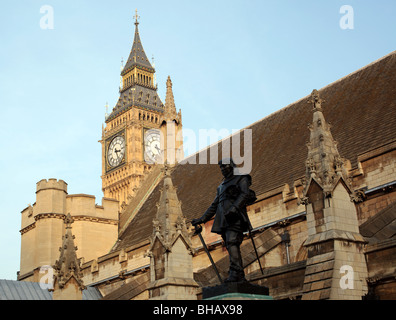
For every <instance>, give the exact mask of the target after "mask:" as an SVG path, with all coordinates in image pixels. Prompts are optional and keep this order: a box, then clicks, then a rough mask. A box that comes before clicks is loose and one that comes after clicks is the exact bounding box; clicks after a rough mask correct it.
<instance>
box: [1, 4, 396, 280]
mask: <svg viewBox="0 0 396 320" xmlns="http://www.w3.org/2000/svg"><path fill="white" fill-rule="evenodd" d="M44 5H50V6H52V8H53V10H54V20H53V21H54V25H53V26H54V28H53V29H41V28H40V19H41V18H42V17H43V16H44V14H45V13H40V8H41V7H42V6H44ZM342 5H350V6H352V8H353V10H354V21H353V22H354V29H342V28H341V27H340V19H341V18H342V17H343V16H344V14H341V13H340V8H341V6H342ZM135 8H137V9H138V13H139V15H140V25H139V30H140V36H141V40H142V43H143V47H144V49H145V51H146V54H147V56H148V57H149V58H151V57H152V56H153V55H154V58H155V66H156V70H157V82H158V87H159V94H160V97H161V98H162V100H163V102H164V101H165V88H166V87H165V82H166V78H167V76H168V75H170V76H171V78H172V82H173V90H174V97H175V102H176V107H177V108H178V109H179V108H181V109H182V114H183V126H184V128H188V129H191V130H194V132H198V130H199V129H212V128H214V129H217V130H220V129H223V128H225V129H228V130H230V131H231V130H232V129H240V128H243V127H245V126H247V125H249V124H251V123H253V122H255V121H257V120H259V119H261V118H263V117H265V116H267V115H269V114H270V113H272V112H274V111H276V110H278V109H280V108H283V107H285V106H286V105H288V104H290V103H292V102H294V101H296V100H298V99H300V98H302V97H304V96H306V95H308V94H310V92H311V91H312V89H314V88H317V89H320V88H322V87H323V86H325V85H327V84H329V83H331V82H333V81H335V80H337V79H339V78H341V77H343V76H345V75H347V74H349V73H351V72H353V71H355V70H357V69H359V68H361V67H364V66H365V65H367V64H369V63H370V62H373V61H375V60H377V59H379V58H381V57H382V56H384V55H386V54H388V53H390V52H392V51H393V50H395V49H396V47H395V31H396V30H395V29H396V20H395V18H394V17H395V16H396V2H395V1H391V0H377V1H370V0H359V1H352V0H348V1H346V0H343V1H338V0H326V1H324V0H323V1H317V0H310V1H306V0H300V1H295V0H288V1H287V0H276V1H275V0H274V1H265V0H257V1H253V0H245V1H235V0H226V1H223V0H215V1H213V0H211V1H207V0H201V1H192V0H179V1H163V0H158V1H157V0H151V1H142V0H139V1H120V0H117V1H93V0H90V1H77V0H70V1H53V0H45V1H44V0H41V1H35V0H18V1H11V0H2V1H1V2H0V45H1V50H0V105H1V109H0V110H1V111H0V112H1V126H0V130H1V137H2V138H1V139H0V150H1V157H0V168H1V169H0V172H1V176H0V177H1V179H0V219H1V223H0V256H1V259H0V279H16V272H17V271H18V270H19V260H20V233H19V230H20V220H21V215H20V212H21V210H22V209H24V208H25V207H26V206H27V205H28V204H29V203H31V204H33V203H34V202H35V189H36V182H38V181H39V180H41V179H43V178H46V179H47V178H57V179H63V180H65V181H66V182H67V183H68V191H69V194H74V193H86V194H92V195H95V196H96V201H97V203H98V204H100V203H101V198H102V191H101V179H100V175H101V146H100V143H98V140H99V139H100V138H101V127H102V123H103V122H104V112H105V107H104V106H105V104H106V102H108V103H109V105H110V108H112V107H113V106H114V104H115V103H116V101H117V98H118V86H119V76H120V75H119V73H120V63H121V58H122V57H123V58H124V59H126V58H127V57H128V54H129V51H130V48H131V45H132V40H133V34H134V24H133V18H132V17H133V15H134V11H135ZM302 125H304V126H305V125H306V124H305V123H304V124H302Z"/></svg>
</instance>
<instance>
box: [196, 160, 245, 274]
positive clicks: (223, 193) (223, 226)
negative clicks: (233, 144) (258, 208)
mask: <svg viewBox="0 0 396 320" xmlns="http://www.w3.org/2000/svg"><path fill="white" fill-rule="evenodd" d="M219 165H220V170H221V173H222V174H223V177H224V179H223V181H222V183H221V184H220V185H219V186H218V188H217V194H216V197H215V199H214V201H213V203H212V204H211V205H210V207H209V208H208V209H207V210H206V212H205V213H204V214H203V215H202V217H200V218H198V219H193V220H192V221H191V223H192V225H194V226H195V225H197V224H201V223H205V222H206V221H208V220H210V219H211V218H212V217H213V216H215V218H214V221H213V226H212V230H211V231H212V232H214V233H218V234H220V235H221V237H222V238H223V240H224V242H225V246H226V248H227V251H228V255H229V259H230V269H229V272H228V278H227V279H225V282H240V281H246V278H245V273H244V271H243V265H242V256H241V250H240V246H241V243H242V241H243V233H244V232H246V231H248V230H249V229H251V225H250V221H249V219H248V216H247V211H246V204H247V202H248V200H249V187H250V185H251V184H252V178H251V176H250V175H235V174H234V169H235V168H236V166H235V163H234V161H233V160H232V158H227V159H223V160H221V161H219Z"/></svg>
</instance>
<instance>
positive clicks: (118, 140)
mask: <svg viewBox="0 0 396 320" xmlns="http://www.w3.org/2000/svg"><path fill="white" fill-rule="evenodd" d="M124 155H125V140H124V137H123V136H118V137H115V138H114V139H113V140H112V141H111V142H110V145H109V149H108V151H107V160H108V162H109V165H110V166H111V167H116V166H118V165H119V164H120V163H121V161H122V160H123V158H124Z"/></svg>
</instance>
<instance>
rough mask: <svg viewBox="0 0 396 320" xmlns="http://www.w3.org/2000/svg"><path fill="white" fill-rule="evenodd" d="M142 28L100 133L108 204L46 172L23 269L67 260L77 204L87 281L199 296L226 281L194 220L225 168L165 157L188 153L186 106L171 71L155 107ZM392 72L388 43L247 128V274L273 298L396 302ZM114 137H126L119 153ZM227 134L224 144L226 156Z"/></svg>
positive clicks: (146, 292)
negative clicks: (250, 200) (149, 135)
mask: <svg viewBox="0 0 396 320" xmlns="http://www.w3.org/2000/svg"><path fill="white" fill-rule="evenodd" d="M137 28H138V23H137V21H136V32H135V41H136V42H134V45H133V47H132V50H131V55H130V58H129V59H128V61H127V63H126V65H125V68H124V70H123V71H122V74H121V76H122V77H123V88H126V87H127V88H128V90H124V89H121V90H120V100H119V101H118V103H117V105H116V106H115V108H114V109H113V111H112V113H111V114H110V116H109V117H108V118H107V120H106V127H105V128H104V129H103V132H102V140H101V143H102V146H103V154H102V160H103V171H102V174H103V175H102V178H103V191H104V194H105V198H103V201H102V206H97V205H95V204H94V203H95V201H94V199H93V198H92V196H88V195H68V194H67V186H66V183H65V182H63V181H62V180H59V181H58V180H53V179H50V180H42V181H40V182H39V183H38V184H37V193H36V203H35V204H34V205H33V206H29V207H27V208H26V209H24V210H23V211H22V228H21V235H22V250H21V269H20V272H19V280H29V281H39V280H40V274H39V273H38V272H37V270H39V268H40V266H42V265H44V264H45V265H53V264H54V263H55V261H56V259H58V258H59V251H58V248H59V246H61V243H62V235H64V234H65V232H66V229H65V227H64V224H63V220H64V219H65V218H66V215H67V214H68V213H70V214H71V216H72V217H73V219H74V225H73V234H74V235H75V243H76V244H77V246H78V248H79V250H78V251H77V255H78V258H79V259H80V260H79V261H80V264H81V265H80V272H81V274H82V277H81V278H82V281H83V283H84V285H85V286H88V287H96V288H98V289H99V290H100V292H101V294H102V296H103V297H104V299H109V300H111V299H128V300H129V299H134V300H139V299H154V298H155V299H167V298H171V299H183V298H193V299H200V298H201V297H202V287H204V286H208V285H214V284H217V281H218V280H217V277H216V274H215V273H214V272H213V269H212V267H211V265H210V262H209V259H208V257H207V255H206V254H205V252H204V250H203V247H202V244H201V243H200V240H199V239H198V238H197V237H196V236H194V235H193V230H192V228H191V225H190V224H189V222H190V221H191V220H192V219H193V218H197V217H199V216H201V215H202V213H203V212H204V211H205V210H206V208H207V207H208V206H209V205H210V203H211V202H212V200H213V198H214V196H215V192H216V188H217V186H218V184H219V183H220V181H221V173H220V171H219V169H218V166H217V165H211V164H199V161H198V158H199V156H200V154H202V153H203V152H204V151H205V152H206V151H207V149H205V150H201V151H199V152H197V153H196V154H194V155H191V156H189V157H188V158H185V159H183V160H182V161H174V162H173V163H171V164H165V165H164V164H163V163H164V161H163V160H164V159H169V156H168V155H166V154H167V153H172V154H173V155H175V156H174V157H173V159H182V156H180V155H182V144H181V142H180V141H179V140H178V139H177V135H178V134H180V132H181V131H182V122H181V112H180V111H179V112H176V107H175V101H174V97H173V92H172V82H171V81H170V78H169V79H168V81H167V95H166V99H165V105H163V104H161V103H160V100H159V97H158V98H156V99H157V103H158V104H157V105H154V100H155V99H154V98H153V97H154V96H155V94H156V91H155V86H154V85H153V78H154V72H155V70H154V69H153V68H152V66H151V64H150V63H149V62H148V60H147V59H145V58H144V57H145V56H146V55H145V54H144V55H143V53H144V50H143V47H142V46H141V41H140V37H139V34H138V31H137ZM138 45H139V46H138ZM134 48H135V49H136V50H135V51H134ZM138 49H139V50H138ZM138 52H139V54H138ZM139 59H140V60H139ZM395 75H396V52H392V53H390V54H388V55H387V56H385V57H383V58H381V59H379V60H377V61H375V62H373V63H371V64H370V65H368V66H366V67H364V68H362V69H359V70H357V71H355V72H353V73H352V74H350V75H348V76H346V77H344V78H342V79H340V80H338V81H336V82H334V83H331V84H329V85H328V86H326V87H324V88H321V89H319V90H314V91H313V92H312V93H311V94H308V95H306V96H305V97H303V98H302V99H300V100H298V101H296V102H294V103H291V104H290V105H288V106H286V107H285V108H283V109H281V110H279V111H277V112H275V113H273V114H271V115H269V116H267V117H265V118H263V119H261V120H259V121H257V122H255V123H254V124H252V125H250V126H248V127H247V128H245V129H251V130H252V152H253V153H252V170H251V173H250V174H251V176H252V181H253V185H252V189H254V190H255V192H256V195H257V200H256V202H255V203H254V204H252V205H250V206H249V207H248V215H249V218H250V220H251V223H252V226H253V231H252V234H253V236H254V239H255V243H256V246H257V251H258V254H259V256H260V262H261V265H262V266H263V267H264V274H262V273H261V272H260V269H259V265H258V262H257V260H256V258H255V254H254V251H253V248H252V245H251V243H250V242H249V241H244V242H243V243H242V246H241V251H242V256H243V262H244V266H245V274H246V276H247V278H248V280H249V281H251V282H253V283H256V284H261V285H265V286H268V287H269V290H270V295H271V296H273V298H274V299H314V300H316V299H396V280H395V276H396V192H395V185H396V130H395V128H396V91H395V88H396V76H395ZM140 87H142V88H143V89H141V90H142V92H143V95H140V93H139V92H140V91H139V90H140V89H139V88H140ZM133 88H135V90H132V91H131V89H133ZM136 94H137V95H136ZM139 95H140V96H139ZM147 95H148V96H147ZM138 98H142V99H143V100H142V99H141V100H140V103H137V101H138V100H137V99H138ZM144 98H148V100H144ZM151 98H153V101H151V100H150V99H151ZM147 121H149V122H150V126H148V125H147ZM167 124H172V125H173V126H174V127H175V128H176V129H175V130H172V131H169V130H168V128H169V126H167ZM307 125H308V127H307ZM150 129H157V130H160V131H162V137H166V139H167V143H165V141H164V138H162V140H161V139H160V141H159V144H158V147H159V148H160V150H161V152H160V157H159V158H153V159H151V160H152V161H146V160H147V158H146V159H145V158H144V157H145V149H144V148H145V147H147V148H151V147H153V148H154V149H153V150H155V149H157V150H158V148H156V143H157V142H155V141H154V140H155V139H154V140H153V141H154V142H153V141H151V143H152V145H150V144H147V145H146V144H145V133H146V130H150ZM118 136H122V138H123V139H124V141H125V144H124V145H123V144H122V143H120V144H116V143H115V144H113V146H114V145H115V147H113V149H112V150H110V149H109V148H110V145H111V143H112V141H113V139H115V138H116V137H118ZM160 136H161V135H160ZM169 136H170V137H171V138H170V139H169ZM228 139H230V138H228ZM117 141H121V140H117ZM226 142H227V141H226V140H222V141H219V142H218V143H217V145H215V147H217V148H218V154H219V158H221V151H222V144H223V143H226ZM241 145H243V144H241ZM122 147H124V148H125V150H124V151H123V152H122V151H121V148H122ZM121 153H122V154H123V155H122V156H120V155H121ZM176 155H178V156H176ZM109 156H110V159H111V160H109ZM112 156H113V159H112V158H111V157H112ZM161 156H162V161H159V159H161ZM110 162H112V163H110ZM114 198H115V199H114ZM153 222H154V224H153ZM212 223H213V220H211V221H208V222H207V223H206V224H205V225H204V226H203V233H202V235H203V237H204V239H205V241H206V243H207V245H208V248H209V250H210V253H211V255H212V257H213V259H214V261H215V262H216V265H217V267H218V269H219V271H220V273H221V274H222V275H224V274H225V272H226V271H227V270H228V259H227V252H226V249H225V248H224V246H223V242H222V239H221V238H220V237H219V236H218V235H216V234H213V233H211V232H210V229H211V225H212ZM165 235H167V237H170V238H168V240H166V241H165V240H164V239H165V238H166V237H165ZM171 235H172V236H171ZM172 237H173V238H172ZM170 239H173V240H174V241H171V240H170ZM175 239H176V240H175ZM181 269H183V270H186V272H184V273H183V272H180V270H181ZM176 287H177V290H176V289H175V288H176Z"/></svg>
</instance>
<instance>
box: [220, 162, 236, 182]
mask: <svg viewBox="0 0 396 320" xmlns="http://www.w3.org/2000/svg"><path fill="white" fill-rule="evenodd" d="M219 166H220V170H221V173H222V175H223V176H224V177H225V178H227V177H230V176H231V175H233V173H234V172H233V171H234V168H235V167H236V165H235V163H234V161H233V160H232V158H225V159H222V160H220V161H219Z"/></svg>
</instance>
